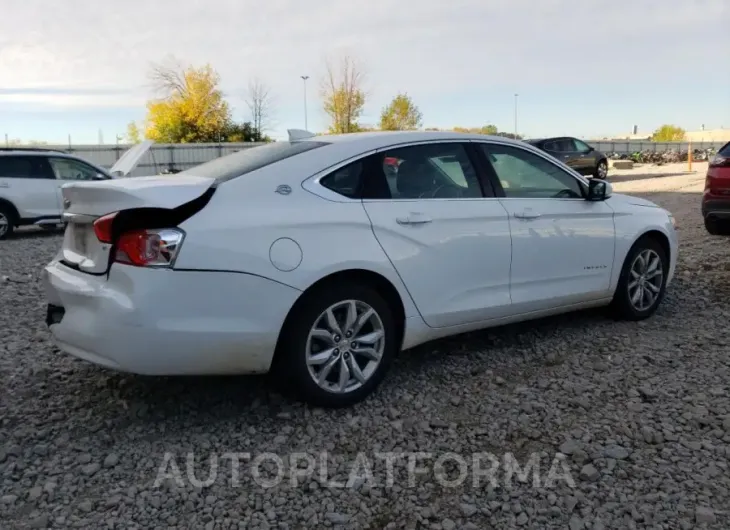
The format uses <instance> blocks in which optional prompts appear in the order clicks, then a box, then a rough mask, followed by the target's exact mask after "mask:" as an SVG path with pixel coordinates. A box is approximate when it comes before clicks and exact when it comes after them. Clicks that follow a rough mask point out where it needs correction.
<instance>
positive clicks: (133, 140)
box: [124, 121, 142, 144]
mask: <svg viewBox="0 0 730 530" xmlns="http://www.w3.org/2000/svg"><path fill="white" fill-rule="evenodd" d="M124 139H125V140H126V141H127V143H130V144H138V143H140V142H141V141H142V133H141V131H140V130H139V127H138V126H137V124H136V123H135V122H133V121H130V122H129V123H128V124H127V134H125V135H124Z"/></svg>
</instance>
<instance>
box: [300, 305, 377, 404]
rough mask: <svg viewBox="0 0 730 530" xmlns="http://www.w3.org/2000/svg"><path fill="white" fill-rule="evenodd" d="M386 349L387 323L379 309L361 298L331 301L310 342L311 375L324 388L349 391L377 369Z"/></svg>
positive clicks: (316, 322)
mask: <svg viewBox="0 0 730 530" xmlns="http://www.w3.org/2000/svg"><path fill="white" fill-rule="evenodd" d="M384 351H385V327H384V326H383V321H382V319H381V318H380V315H378V313H377V311H375V309H373V308H372V307H371V306H370V305H368V304H366V303H365V302H362V301H359V300H344V301H341V302H337V303H336V304H333V305H331V306H330V307H328V308H327V309H326V310H325V311H323V312H322V313H321V314H320V315H319V317H317V319H316V320H315V322H314V325H313V326H312V328H311V330H310V331H309V336H308V337H307V344H306V364H307V369H308V371H309V375H310V376H311V377H312V379H313V380H314V382H315V383H316V384H317V385H318V386H319V387H320V388H322V389H323V390H326V391H327V392H332V393H338V394H345V393H348V392H352V391H353V390H357V389H358V388H360V387H361V386H362V385H364V384H365V383H366V382H367V381H368V380H369V379H370V378H371V377H372V376H373V374H374V373H375V371H376V370H377V368H378V366H379V365H380V361H381V360H382V358H383V353H384Z"/></svg>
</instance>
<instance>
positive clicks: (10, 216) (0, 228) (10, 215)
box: [0, 204, 16, 239]
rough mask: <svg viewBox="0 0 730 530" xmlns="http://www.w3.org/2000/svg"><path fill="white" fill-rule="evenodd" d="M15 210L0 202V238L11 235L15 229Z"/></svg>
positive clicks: (6, 237)
mask: <svg viewBox="0 0 730 530" xmlns="http://www.w3.org/2000/svg"><path fill="white" fill-rule="evenodd" d="M15 223H16V220H15V212H14V211H13V210H12V208H10V207H9V206H7V205H5V204H0V239H8V238H10V237H12V235H13V231H14V230H15Z"/></svg>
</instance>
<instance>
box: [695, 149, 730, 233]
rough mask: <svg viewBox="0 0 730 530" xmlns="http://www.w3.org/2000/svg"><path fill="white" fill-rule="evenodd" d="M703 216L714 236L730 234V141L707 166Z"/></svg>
mask: <svg viewBox="0 0 730 530" xmlns="http://www.w3.org/2000/svg"><path fill="white" fill-rule="evenodd" d="M702 217H703V218H704V220H705V228H706V229H707V231H708V232H709V233H710V234H712V235H713V236H719V235H723V236H727V235H730V142H728V143H727V144H725V145H724V146H722V148H720V150H719V151H718V152H717V154H716V155H715V157H714V158H712V159H711V160H710V164H709V166H708V168H707V177H706V178H705V192H704V194H703V195H702Z"/></svg>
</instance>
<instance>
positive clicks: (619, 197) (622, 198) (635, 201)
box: [611, 193, 660, 208]
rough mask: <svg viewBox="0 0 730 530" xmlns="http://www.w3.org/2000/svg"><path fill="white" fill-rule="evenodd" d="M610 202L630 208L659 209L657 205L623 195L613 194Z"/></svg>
mask: <svg viewBox="0 0 730 530" xmlns="http://www.w3.org/2000/svg"><path fill="white" fill-rule="evenodd" d="M611 200H613V201H614V202H621V203H623V204H627V205H631V206H645V207H647V208H660V206H659V205H658V204H654V203H653V202H651V201H649V200H646V199H642V198H640V197H633V196H631V195H623V194H622V193H614V194H613V195H611Z"/></svg>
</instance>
